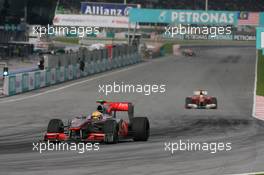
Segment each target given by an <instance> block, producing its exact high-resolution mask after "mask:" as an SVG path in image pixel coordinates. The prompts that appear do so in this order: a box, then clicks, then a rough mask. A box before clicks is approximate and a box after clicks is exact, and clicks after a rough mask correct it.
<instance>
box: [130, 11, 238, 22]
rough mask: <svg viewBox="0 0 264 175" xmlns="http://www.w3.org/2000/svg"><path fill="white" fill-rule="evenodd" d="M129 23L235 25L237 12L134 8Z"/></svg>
mask: <svg viewBox="0 0 264 175" xmlns="http://www.w3.org/2000/svg"><path fill="white" fill-rule="evenodd" d="M129 21H130V22H131V23H136V22H145V23H168V24H174V23H175V24H215V25H237V23H238V12H229V11H202V10H161V9H160V10H159V9H136V8H133V9H131V10H130V12H129Z"/></svg>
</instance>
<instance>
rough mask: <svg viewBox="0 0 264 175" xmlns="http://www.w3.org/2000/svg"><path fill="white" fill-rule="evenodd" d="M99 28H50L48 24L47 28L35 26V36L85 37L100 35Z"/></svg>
mask: <svg viewBox="0 0 264 175" xmlns="http://www.w3.org/2000/svg"><path fill="white" fill-rule="evenodd" d="M99 33H100V31H99V27H74V26H70V27H63V26H50V25H49V24H48V26H47V27H44V26H42V27H41V26H34V27H33V34H36V35H39V37H42V36H45V35H47V34H48V35H57V36H65V35H67V34H70V35H77V36H78V37H81V38H82V37H85V36H87V35H90V34H95V35H97V34H99Z"/></svg>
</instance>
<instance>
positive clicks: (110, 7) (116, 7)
mask: <svg viewBox="0 0 264 175" xmlns="http://www.w3.org/2000/svg"><path fill="white" fill-rule="evenodd" d="M137 7H139V5H137V4H117V3H116V4H115V3H96V2H82V3H81V14H86V15H103V16H128V12H129V10H130V9H132V8H137Z"/></svg>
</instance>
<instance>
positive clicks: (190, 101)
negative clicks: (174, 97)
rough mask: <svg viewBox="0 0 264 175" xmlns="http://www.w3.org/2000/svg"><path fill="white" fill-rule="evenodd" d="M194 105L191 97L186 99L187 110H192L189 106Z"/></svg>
mask: <svg viewBox="0 0 264 175" xmlns="http://www.w3.org/2000/svg"><path fill="white" fill-rule="evenodd" d="M191 103H192V99H191V98H190V97H186V98H185V108H186V109H190V107H189V104H191Z"/></svg>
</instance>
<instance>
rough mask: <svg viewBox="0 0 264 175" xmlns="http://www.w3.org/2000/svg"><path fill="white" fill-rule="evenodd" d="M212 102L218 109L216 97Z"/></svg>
mask: <svg viewBox="0 0 264 175" xmlns="http://www.w3.org/2000/svg"><path fill="white" fill-rule="evenodd" d="M212 104H215V107H214V108H213V109H217V107H218V106H217V99H216V98H215V97H213V98H212Z"/></svg>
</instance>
